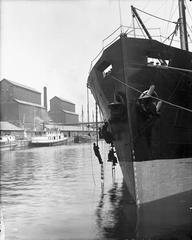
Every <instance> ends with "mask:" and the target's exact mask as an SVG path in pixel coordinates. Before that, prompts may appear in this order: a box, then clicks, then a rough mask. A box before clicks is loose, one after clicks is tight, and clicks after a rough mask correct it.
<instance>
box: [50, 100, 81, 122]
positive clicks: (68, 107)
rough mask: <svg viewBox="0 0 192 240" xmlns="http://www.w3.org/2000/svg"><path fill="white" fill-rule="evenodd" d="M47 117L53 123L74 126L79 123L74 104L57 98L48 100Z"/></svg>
mask: <svg viewBox="0 0 192 240" xmlns="http://www.w3.org/2000/svg"><path fill="white" fill-rule="evenodd" d="M49 116H50V118H51V119H52V120H53V121H54V122H55V123H64V124H75V123H78V122H79V120H78V118H79V116H78V114H76V113H75V104H74V103H72V102H70V101H68V100H65V99H63V98H60V97H57V96H55V97H53V98H52V99H51V100H50V111H49Z"/></svg>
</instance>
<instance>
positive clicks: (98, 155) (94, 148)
mask: <svg viewBox="0 0 192 240" xmlns="http://www.w3.org/2000/svg"><path fill="white" fill-rule="evenodd" d="M93 150H94V153H95V156H96V157H97V158H98V160H99V163H100V164H103V161H102V158H101V154H100V151H99V146H98V145H96V144H95V143H93Z"/></svg>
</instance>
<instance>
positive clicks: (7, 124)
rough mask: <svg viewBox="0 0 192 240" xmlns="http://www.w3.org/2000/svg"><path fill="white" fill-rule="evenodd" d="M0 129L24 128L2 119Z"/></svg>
mask: <svg viewBox="0 0 192 240" xmlns="http://www.w3.org/2000/svg"><path fill="white" fill-rule="evenodd" d="M0 130H1V131H24V129H22V128H19V127H17V126H15V125H13V124H12V123H10V122H4V121H3V122H0Z"/></svg>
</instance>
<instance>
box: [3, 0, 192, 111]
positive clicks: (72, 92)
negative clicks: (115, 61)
mask: <svg viewBox="0 0 192 240" xmlns="http://www.w3.org/2000/svg"><path fill="white" fill-rule="evenodd" d="M177 2H178V1H177V0H132V1H131V0H121V1H120V2H119V1H118V0H2V1H1V79H2V78H6V79H8V80H12V81H16V82H18V83H21V84H24V85H27V86H30V87H33V88H35V89H37V90H38V91H41V92H42V90H43V86H47V88H48V99H50V98H52V97H54V96H60V97H63V98H65V99H68V100H70V101H72V102H74V103H75V104H76V112H77V113H78V114H81V108H82V105H84V111H85V112H86V83H87V77H88V72H89V68H90V63H91V61H92V59H93V58H94V57H95V56H96V55H97V54H98V52H99V51H100V50H101V48H102V40H103V39H104V38H105V37H107V36H108V35H109V34H111V33H112V32H113V31H114V30H115V29H116V28H118V27H119V25H120V11H119V9H121V23H122V24H123V25H127V26H130V25H131V23H132V19H131V14H130V13H131V12H130V5H134V6H135V7H138V8H140V9H142V10H144V11H147V12H150V13H152V14H155V15H158V16H160V17H163V18H166V19H170V20H174V21H177V18H178V9H177ZM186 3H187V17H188V23H189V27H190V28H191V31H189V34H190V35H191V37H192V2H191V1H190V0H186ZM119 7H120V8H119ZM141 17H142V18H143V19H144V22H145V23H146V26H147V27H157V26H161V30H158V31H156V32H153V33H152V34H154V35H156V36H157V35H160V34H161V35H162V36H167V35H169V34H170V33H171V32H172V31H173V30H174V25H173V24H171V23H167V22H163V21H159V20H158V21H157V20H156V19H154V18H150V17H149V16H144V15H143V14H141ZM152 31H153V30H152ZM175 44H178V43H177V42H175ZM190 48H191V44H190Z"/></svg>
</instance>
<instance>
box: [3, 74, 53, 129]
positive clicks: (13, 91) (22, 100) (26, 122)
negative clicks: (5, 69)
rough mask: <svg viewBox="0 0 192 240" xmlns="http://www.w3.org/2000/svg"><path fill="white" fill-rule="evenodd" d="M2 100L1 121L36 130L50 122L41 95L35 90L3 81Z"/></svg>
mask: <svg viewBox="0 0 192 240" xmlns="http://www.w3.org/2000/svg"><path fill="white" fill-rule="evenodd" d="M0 100H1V102H0V120H1V121H8V122H11V123H13V124H15V125H16V126H19V127H22V128H26V129H34V128H39V126H40V125H41V123H43V122H47V121H48V120H49V116H48V114H47V110H46V107H44V106H42V105H41V93H40V92H39V91H37V90H35V89H33V88H30V87H27V86H24V85H21V84H19V83H16V82H13V81H10V80H7V79H3V80H2V81H1V82H0Z"/></svg>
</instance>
